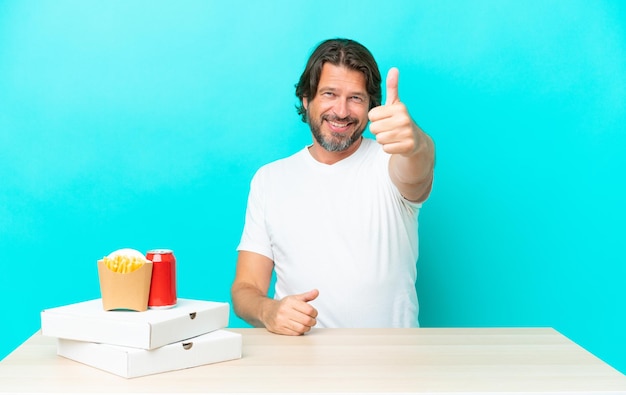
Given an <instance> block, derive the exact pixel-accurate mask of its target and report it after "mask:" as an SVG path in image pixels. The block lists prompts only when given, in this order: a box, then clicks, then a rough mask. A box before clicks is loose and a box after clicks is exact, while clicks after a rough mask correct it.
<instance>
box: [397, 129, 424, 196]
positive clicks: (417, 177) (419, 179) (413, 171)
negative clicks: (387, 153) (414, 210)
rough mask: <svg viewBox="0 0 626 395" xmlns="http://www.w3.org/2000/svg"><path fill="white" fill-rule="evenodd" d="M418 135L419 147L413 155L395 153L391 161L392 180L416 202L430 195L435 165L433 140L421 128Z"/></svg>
mask: <svg viewBox="0 0 626 395" xmlns="http://www.w3.org/2000/svg"><path fill="white" fill-rule="evenodd" d="M415 127H417V128H419V127H418V126H417V125H415ZM418 136H419V138H418V141H417V147H416V149H415V151H414V152H413V153H412V154H411V155H401V154H394V155H392V156H391V159H390V161H389V175H390V177H391V180H392V181H393V183H394V184H395V185H396V187H398V189H399V190H400V193H402V195H403V196H404V197H405V198H406V199H408V200H411V201H415V202H421V201H424V200H425V199H426V197H428V194H429V193H430V189H431V186H432V181H433V170H434V166H435V144H434V143H433V140H432V139H431V138H430V136H428V135H427V134H426V133H424V132H423V131H421V130H420V131H419V132H418Z"/></svg>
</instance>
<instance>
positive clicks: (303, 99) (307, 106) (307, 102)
mask: <svg viewBox="0 0 626 395" xmlns="http://www.w3.org/2000/svg"><path fill="white" fill-rule="evenodd" d="M302 106H304V109H305V110H308V109H309V99H308V98H307V97H303V98H302Z"/></svg>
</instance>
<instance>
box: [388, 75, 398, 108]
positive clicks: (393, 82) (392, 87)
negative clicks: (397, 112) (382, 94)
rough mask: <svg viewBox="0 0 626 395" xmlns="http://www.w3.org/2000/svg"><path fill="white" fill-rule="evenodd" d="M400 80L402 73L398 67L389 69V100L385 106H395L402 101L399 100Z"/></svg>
mask: <svg viewBox="0 0 626 395" xmlns="http://www.w3.org/2000/svg"><path fill="white" fill-rule="evenodd" d="M399 79H400V71H399V70H398V69H397V68H396V67H392V68H390V69H389V72H388V73H387V98H386V99H385V105H389V104H394V103H397V102H399V101H400V99H399V98H398V81H399Z"/></svg>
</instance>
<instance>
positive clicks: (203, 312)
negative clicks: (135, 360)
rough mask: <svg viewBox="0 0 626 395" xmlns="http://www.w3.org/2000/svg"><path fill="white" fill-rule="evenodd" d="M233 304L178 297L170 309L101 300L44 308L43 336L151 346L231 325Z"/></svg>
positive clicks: (146, 347)
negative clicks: (109, 306) (118, 306)
mask: <svg viewBox="0 0 626 395" xmlns="http://www.w3.org/2000/svg"><path fill="white" fill-rule="evenodd" d="M229 313H230V305H229V304H228V303H222V302H211V301H203V300H192V299H180V298H179V299H178V304H177V305H176V306H175V307H173V308H170V309H156V310H153V309H148V310H146V311H131V310H114V311H106V310H104V309H103V307H102V300H100V299H93V300H89V301H86V302H80V303H74V304H70V305H66V306H60V307H54V308H50V309H46V310H43V311H42V312H41V333H42V334H43V335H44V336H51V337H57V338H62V339H70V340H80V341H86V342H94V343H106V344H111V345H117V346H126V347H135V348H141V349H145V350H152V349H155V348H158V347H162V346H164V345H166V344H170V343H175V342H179V341H181V340H185V339H189V338H192V337H195V336H199V335H202V334H205V333H209V332H212V331H215V330H217V329H222V328H225V327H226V326H228V318H229V317H228V316H229Z"/></svg>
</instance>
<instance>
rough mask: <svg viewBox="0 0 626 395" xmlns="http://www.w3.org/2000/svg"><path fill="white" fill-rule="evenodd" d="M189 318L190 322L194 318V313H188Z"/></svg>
mask: <svg viewBox="0 0 626 395" xmlns="http://www.w3.org/2000/svg"><path fill="white" fill-rule="evenodd" d="M189 318H191V319H192V320H193V319H195V318H196V313H195V312H194V313H189Z"/></svg>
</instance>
